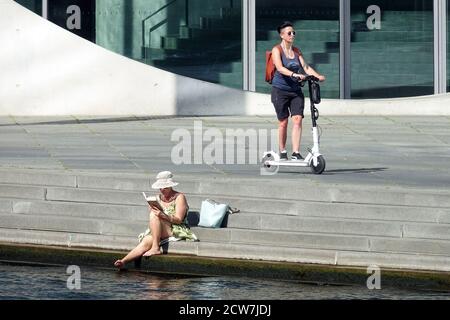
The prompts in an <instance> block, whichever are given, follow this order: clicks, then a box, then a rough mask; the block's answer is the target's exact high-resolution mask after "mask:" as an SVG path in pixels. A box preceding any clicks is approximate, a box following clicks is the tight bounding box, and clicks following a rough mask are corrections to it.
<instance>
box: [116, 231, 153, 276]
mask: <svg viewBox="0 0 450 320" xmlns="http://www.w3.org/2000/svg"><path fill="white" fill-rule="evenodd" d="M152 243H153V238H152V236H146V237H145V238H144V239H142V241H141V243H139V244H138V245H137V247H136V248H134V249H133V250H131V251H130V253H128V254H127V255H126V256H125V257H124V258H123V259H120V260H117V261H116V262H115V263H114V265H115V266H116V267H117V268H119V269H121V268H122V267H123V266H124V265H125V264H126V263H127V262H130V261H133V260H134V259H136V258H139V257H140V256H142V255H143V254H144V253H145V252H146V251H148V250H149V249H150V248H151V247H152Z"/></svg>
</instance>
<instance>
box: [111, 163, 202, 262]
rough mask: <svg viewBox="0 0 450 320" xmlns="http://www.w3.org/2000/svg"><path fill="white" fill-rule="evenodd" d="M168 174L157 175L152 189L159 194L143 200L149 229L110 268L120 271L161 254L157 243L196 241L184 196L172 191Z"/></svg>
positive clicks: (174, 184) (172, 185)
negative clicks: (189, 221) (147, 210)
mask: <svg viewBox="0 0 450 320" xmlns="http://www.w3.org/2000/svg"><path fill="white" fill-rule="evenodd" d="M172 178H173V175H172V173H171V172H169V171H164V172H160V173H159V174H158V175H157V176H156V179H157V180H156V182H155V183H154V184H153V185H152V189H157V190H158V189H159V191H160V194H159V195H158V196H156V197H155V198H154V199H151V197H150V198H147V202H148V203H149V211H150V223H149V228H148V229H147V230H146V231H145V232H144V233H142V234H140V235H139V244H138V246H137V247H136V248H134V249H133V250H131V251H130V253H128V254H127V255H126V256H125V257H124V258H123V259H120V260H117V261H116V262H115V263H114V265H115V266H116V267H118V268H122V267H123V266H124V265H125V264H126V263H127V262H130V261H133V260H134V259H136V258H139V257H141V256H144V257H150V256H154V255H159V254H161V251H160V242H161V240H165V239H169V238H171V237H174V238H175V239H177V240H180V239H185V240H190V241H196V240H197V237H196V236H195V234H194V233H193V232H192V231H191V230H190V229H189V227H188V224H187V212H188V210H189V206H188V204H187V201H186V197H185V195H184V194H182V193H180V192H177V191H175V190H174V189H173V187H175V186H177V185H178V183H176V182H174V181H173V180H172Z"/></svg>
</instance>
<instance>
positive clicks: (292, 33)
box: [287, 31, 295, 36]
mask: <svg viewBox="0 0 450 320" xmlns="http://www.w3.org/2000/svg"><path fill="white" fill-rule="evenodd" d="M287 35H288V36H295V31H289V32H288V33H287Z"/></svg>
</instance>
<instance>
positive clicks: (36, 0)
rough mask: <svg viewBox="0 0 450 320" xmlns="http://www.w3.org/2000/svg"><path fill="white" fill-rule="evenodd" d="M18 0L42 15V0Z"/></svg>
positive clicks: (17, 0)
mask: <svg viewBox="0 0 450 320" xmlns="http://www.w3.org/2000/svg"><path fill="white" fill-rule="evenodd" d="M16 2H17V3H19V4H21V5H22V6H24V7H25V8H27V9H29V10H31V11H33V12H34V13H36V14H38V15H40V16H41V15H42V0H16Z"/></svg>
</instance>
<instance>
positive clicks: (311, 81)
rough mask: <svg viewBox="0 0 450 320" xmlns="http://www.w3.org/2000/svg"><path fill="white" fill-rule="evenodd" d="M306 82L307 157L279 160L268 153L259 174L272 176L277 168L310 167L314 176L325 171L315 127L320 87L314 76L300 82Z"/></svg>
mask: <svg viewBox="0 0 450 320" xmlns="http://www.w3.org/2000/svg"><path fill="white" fill-rule="evenodd" d="M306 81H307V82H308V87H309V100H310V103H311V117H312V135H313V142H314V144H313V147H312V149H311V148H308V151H309V153H308V155H307V156H306V158H305V159H304V160H283V161H281V160H280V156H279V154H278V153H276V152H274V151H269V152H266V153H264V156H263V159H262V161H261V173H262V174H273V173H275V172H278V169H279V167H310V168H311V171H312V172H313V173H314V174H322V173H323V172H324V171H325V166H326V162H325V158H324V157H323V155H322V154H321V153H320V151H319V145H320V136H319V129H318V127H317V120H319V110H318V109H317V108H316V106H315V105H316V104H320V102H321V101H320V86H319V79H317V78H316V77H314V76H306V79H305V80H303V81H302V86H303V85H304V82H306Z"/></svg>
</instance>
